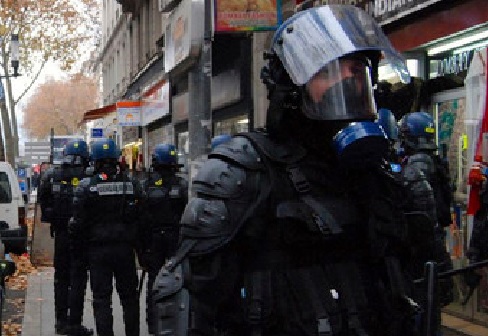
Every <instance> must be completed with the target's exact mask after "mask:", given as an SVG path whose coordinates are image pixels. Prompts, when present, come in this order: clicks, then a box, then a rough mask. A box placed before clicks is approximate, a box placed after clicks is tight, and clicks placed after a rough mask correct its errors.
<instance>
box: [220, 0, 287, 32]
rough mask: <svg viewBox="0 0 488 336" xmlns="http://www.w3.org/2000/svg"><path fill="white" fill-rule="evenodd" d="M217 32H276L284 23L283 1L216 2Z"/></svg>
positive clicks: (246, 0)
mask: <svg viewBox="0 0 488 336" xmlns="http://www.w3.org/2000/svg"><path fill="white" fill-rule="evenodd" d="M214 4H215V31H216V32H232V31H257V30H275V29H276V28H277V27H278V26H279V25H280V24H281V21H282V15H281V0H215V3H214Z"/></svg>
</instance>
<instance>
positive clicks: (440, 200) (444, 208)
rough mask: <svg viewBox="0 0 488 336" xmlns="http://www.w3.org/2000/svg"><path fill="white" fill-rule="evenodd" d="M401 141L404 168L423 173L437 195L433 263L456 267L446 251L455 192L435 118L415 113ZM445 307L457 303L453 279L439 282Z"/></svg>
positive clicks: (403, 126)
mask: <svg viewBox="0 0 488 336" xmlns="http://www.w3.org/2000/svg"><path fill="white" fill-rule="evenodd" d="M399 140H400V142H401V146H402V148H404V152H405V155H406V156H405V158H404V159H403V162H404V163H403V165H404V166H413V167H416V168H417V169H419V170H420V171H422V173H423V174H424V175H425V176H426V178H427V180H428V181H429V184H430V185H431V187H432V190H433V192H434V201H435V209H436V216H437V223H436V226H435V235H434V246H433V248H434V250H433V260H434V261H436V262H437V263H438V265H439V271H440V272H442V271H447V270H450V269H452V268H453V266H452V260H451V257H450V255H449V253H448V252H447V250H446V243H445V239H446V237H445V235H446V233H445V231H444V230H445V227H447V226H449V225H450V224H451V207H452V200H453V193H452V188H451V180H450V176H449V168H448V165H447V162H446V161H443V160H442V159H441V158H440V157H439V155H437V154H436V150H437V145H436V144H435V124H434V119H433V118H432V116H431V115H430V114H428V113H427V112H412V113H408V114H406V115H405V116H403V117H402V119H401V120H400V122H399ZM439 286H440V292H441V293H442V295H441V297H440V300H441V305H443V306H445V305H447V304H449V303H451V302H452V300H453V282H452V279H451V278H448V279H445V280H441V281H440V283H439Z"/></svg>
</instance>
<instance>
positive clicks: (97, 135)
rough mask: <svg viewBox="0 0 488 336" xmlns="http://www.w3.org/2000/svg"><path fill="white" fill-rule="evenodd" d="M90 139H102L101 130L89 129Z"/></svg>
mask: <svg viewBox="0 0 488 336" xmlns="http://www.w3.org/2000/svg"><path fill="white" fill-rule="evenodd" d="M91 137H92V138H103V128H92V129H91Z"/></svg>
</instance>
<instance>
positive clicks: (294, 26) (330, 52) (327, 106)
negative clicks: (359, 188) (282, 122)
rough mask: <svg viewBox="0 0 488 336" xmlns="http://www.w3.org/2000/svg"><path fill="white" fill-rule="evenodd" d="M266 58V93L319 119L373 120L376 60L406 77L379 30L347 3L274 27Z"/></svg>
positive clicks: (308, 11) (303, 14)
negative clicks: (278, 93)
mask: <svg viewBox="0 0 488 336" xmlns="http://www.w3.org/2000/svg"><path fill="white" fill-rule="evenodd" d="M267 58H268V60H269V63H268V66H267V67H265V68H264V69H263V71H262V78H263V82H264V83H265V84H266V86H267V88H268V93H269V94H271V95H273V94H275V93H276V92H280V93H283V94H282V97H285V98H284V100H285V102H286V103H285V104H284V107H285V108H292V109H296V110H301V111H302V113H303V114H304V115H305V116H306V117H307V118H309V119H313V120H318V121H362V120H371V121H372V120H374V119H375V118H376V108H375V104H374V100H373V93H372V87H373V82H374V80H375V79H374V77H375V76H373V74H374V73H376V70H377V69H376V68H377V66H378V62H379V60H380V59H383V61H384V62H386V63H388V64H389V65H390V66H391V67H392V68H393V69H394V70H395V71H396V72H397V74H398V75H399V76H400V78H401V79H402V80H403V81H405V82H408V81H409V79H410V77H409V74H408V70H407V68H406V65H405V62H404V60H403V58H402V56H401V55H400V54H399V53H398V52H397V51H395V49H394V48H393V46H392V45H391V43H390V42H389V41H388V39H387V37H386V36H385V35H384V33H383V32H382V30H381V28H380V26H379V25H378V24H377V23H376V22H375V21H374V19H373V18H372V17H371V16H370V15H369V14H368V13H366V12H365V11H364V10H362V9H360V8H357V7H355V6H350V5H329V6H322V7H314V8H309V9H306V10H303V11H301V12H298V13H296V14H295V15H293V16H292V17H291V18H289V19H288V20H286V21H285V22H284V23H283V24H282V25H281V26H280V27H279V28H278V29H277V31H276V33H275V35H274V38H273V41H272V46H271V51H270V53H268V54H267ZM285 92H286V94H285ZM272 103H273V100H272V98H270V105H271V104H272Z"/></svg>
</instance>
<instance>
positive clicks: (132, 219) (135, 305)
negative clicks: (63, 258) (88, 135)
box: [70, 139, 142, 336]
mask: <svg viewBox="0 0 488 336" xmlns="http://www.w3.org/2000/svg"><path fill="white" fill-rule="evenodd" d="M90 155H91V160H92V162H93V168H94V172H93V176H90V177H87V178H85V179H84V180H82V181H81V183H80V184H79V186H78V188H76V190H75V197H74V200H73V203H74V214H73V220H72V221H71V222H70V230H71V232H72V234H73V236H74V237H77V238H78V239H81V240H84V241H85V242H86V245H87V250H88V261H89V270H90V286H91V288H92V291H93V313H94V317H95V325H96V329H97V334H98V335H99V336H113V335H114V332H113V315H112V306H111V304H112V290H113V286H112V284H113V280H114V278H115V287H116V290H117V293H118V294H119V298H120V302H121V305H122V310H123V316H124V324H125V333H126V335H127V336H138V335H139V297H138V295H137V282H138V281H137V273H136V263H135V254H134V250H137V251H140V250H141V249H142V246H141V244H140V242H141V239H140V235H141V232H140V228H139V224H138V204H137V202H138V200H139V198H140V190H139V185H138V183H136V182H135V181H134V180H132V179H130V178H129V177H128V176H127V175H126V174H125V172H123V171H121V170H120V166H119V163H118V160H117V159H118V157H119V150H118V149H117V148H116V145H115V143H114V141H113V140H111V139H100V140H96V141H94V142H93V143H92V144H91V151H90Z"/></svg>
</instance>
